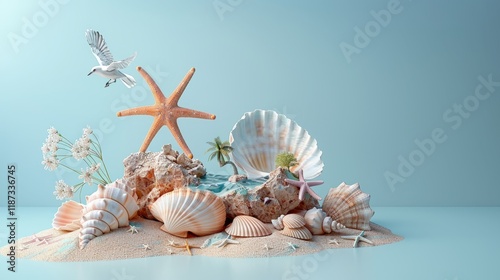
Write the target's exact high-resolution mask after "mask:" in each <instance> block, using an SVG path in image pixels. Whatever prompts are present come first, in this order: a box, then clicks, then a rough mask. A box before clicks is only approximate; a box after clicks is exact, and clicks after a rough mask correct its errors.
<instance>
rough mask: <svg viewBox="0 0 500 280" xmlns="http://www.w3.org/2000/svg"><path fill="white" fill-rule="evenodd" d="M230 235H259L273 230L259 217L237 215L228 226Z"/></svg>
mask: <svg viewBox="0 0 500 280" xmlns="http://www.w3.org/2000/svg"><path fill="white" fill-rule="evenodd" d="M226 232H227V233H228V234H229V235H232V236H237V237H258V236H266V235H270V234H271V233H272V232H271V231H270V230H269V229H268V228H267V227H266V226H265V225H264V223H263V222H261V221H260V220H259V219H257V218H254V217H252V216H243V215H242V216H236V217H235V218H234V219H233V222H232V223H231V224H230V225H229V226H228V227H227V228H226Z"/></svg>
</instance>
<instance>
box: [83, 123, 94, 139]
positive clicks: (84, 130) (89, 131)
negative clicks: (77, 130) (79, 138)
mask: <svg viewBox="0 0 500 280" xmlns="http://www.w3.org/2000/svg"><path fill="white" fill-rule="evenodd" d="M92 133H93V130H92V128H90V126H88V125H87V127H86V128H84V129H83V136H84V137H85V136H87V137H88V136H90V134H92Z"/></svg>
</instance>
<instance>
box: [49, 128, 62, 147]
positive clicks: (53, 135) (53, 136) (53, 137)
mask: <svg viewBox="0 0 500 280" xmlns="http://www.w3.org/2000/svg"><path fill="white" fill-rule="evenodd" d="M47 132H48V133H49V136H47V140H46V142H47V143H49V142H52V143H59V141H61V135H59V132H58V131H57V129H55V128H54V127H51V128H49V129H47Z"/></svg>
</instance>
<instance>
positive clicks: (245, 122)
mask: <svg viewBox="0 0 500 280" xmlns="http://www.w3.org/2000/svg"><path fill="white" fill-rule="evenodd" d="M229 143H230V144H231V147H232V148H233V150H232V152H231V159H232V161H233V162H234V163H235V164H236V165H237V166H238V167H239V168H241V169H242V170H244V171H245V173H246V174H247V177H248V178H249V179H255V178H259V177H265V176H268V175H269V173H270V172H271V171H273V170H274V169H276V163H275V159H276V156H277V155H278V154H280V153H282V152H290V153H292V154H294V156H295V158H296V159H297V162H298V163H297V164H296V165H294V166H292V167H291V168H290V171H291V172H293V173H297V172H298V170H299V169H303V170H304V178H305V179H308V180H309V179H312V178H315V177H317V176H319V175H320V174H321V172H322V171H323V161H322V160H321V153H322V152H321V150H320V149H319V148H318V144H317V141H316V139H314V138H312V137H311V136H310V135H309V133H308V132H307V131H306V130H305V129H303V128H302V127H300V126H299V125H298V124H297V123H295V122H294V121H292V120H291V119H289V118H287V117H286V116H285V115H282V114H278V113H277V112H275V111H272V110H255V111H253V112H247V113H245V114H244V115H243V117H242V118H241V119H240V120H239V121H238V122H237V123H236V124H235V125H234V127H233V129H232V130H231V133H230V134H229Z"/></svg>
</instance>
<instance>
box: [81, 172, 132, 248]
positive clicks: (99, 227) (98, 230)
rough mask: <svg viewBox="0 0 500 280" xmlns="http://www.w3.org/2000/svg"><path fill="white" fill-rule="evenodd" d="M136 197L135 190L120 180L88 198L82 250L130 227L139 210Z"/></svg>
mask: <svg viewBox="0 0 500 280" xmlns="http://www.w3.org/2000/svg"><path fill="white" fill-rule="evenodd" d="M136 197H137V196H136V195H135V189H131V188H128V187H127V186H126V185H125V184H124V182H123V181H119V180H118V181H115V182H113V183H111V184H108V185H106V186H102V185H99V186H98V188H97V191H96V192H94V193H93V194H91V195H90V196H87V197H86V201H87V204H86V205H85V207H84V209H83V216H82V218H81V219H80V222H81V224H82V229H81V231H80V236H79V239H80V242H79V243H80V249H83V248H85V246H86V245H87V244H88V243H89V242H90V240H92V239H94V238H96V237H97V236H100V235H103V234H105V233H108V232H110V231H111V230H114V229H117V228H119V227H125V226H128V225H129V220H130V219H131V218H133V217H134V216H135V215H136V214H137V211H138V210H139V206H137V200H136Z"/></svg>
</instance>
